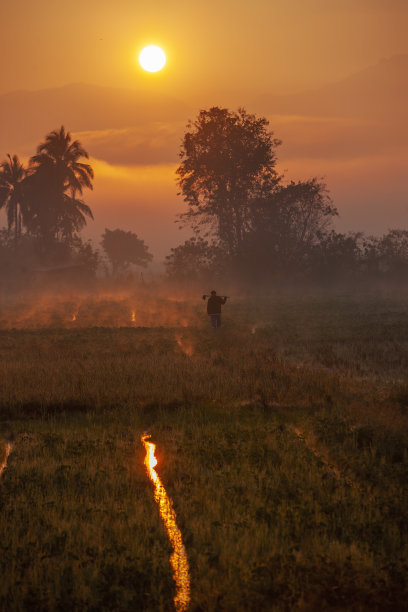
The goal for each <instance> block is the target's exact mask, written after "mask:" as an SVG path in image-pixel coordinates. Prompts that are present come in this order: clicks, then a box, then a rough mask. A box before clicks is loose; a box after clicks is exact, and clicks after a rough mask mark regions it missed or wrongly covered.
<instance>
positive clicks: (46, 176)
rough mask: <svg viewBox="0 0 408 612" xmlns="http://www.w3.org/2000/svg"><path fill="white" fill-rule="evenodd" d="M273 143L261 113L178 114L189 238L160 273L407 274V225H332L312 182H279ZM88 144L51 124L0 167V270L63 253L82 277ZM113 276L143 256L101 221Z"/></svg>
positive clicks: (88, 256) (94, 256)
mask: <svg viewBox="0 0 408 612" xmlns="http://www.w3.org/2000/svg"><path fill="white" fill-rule="evenodd" d="M280 145H281V141H280V140H278V139H277V138H275V136H274V134H273V132H272V131H271V130H270V129H269V123H268V121H267V120H266V119H265V118H263V117H257V116H255V115H252V114H249V113H247V111H246V110H245V109H243V108H241V109H239V110H238V111H236V112H235V111H230V110H229V109H226V108H219V107H213V108H210V109H208V110H202V111H200V113H199V114H198V117H197V118H196V120H195V121H194V122H189V124H188V125H187V130H186V132H185V134H184V137H183V141H182V146H181V151H180V160H181V161H180V165H179V166H178V168H177V171H176V180H177V185H178V188H179V195H181V196H182V197H183V198H184V201H185V202H186V205H187V209H186V211H185V212H184V213H183V214H181V215H179V217H178V219H177V222H178V223H179V224H180V227H183V226H184V227H185V226H187V227H189V228H190V229H191V232H192V235H191V237H190V238H189V239H188V240H186V241H185V242H184V243H183V244H180V245H178V246H176V247H174V248H172V249H171V251H170V254H169V255H168V256H167V257H166V261H165V269H166V275H167V277H168V278H169V279H172V280H176V281H180V282H188V283H191V282H194V281H196V282H205V283H207V282H211V283H213V282H214V283H215V282H216V281H217V280H222V281H224V280H228V279H229V280H233V281H237V282H242V283H245V284H246V285H250V284H261V285H262V284H268V283H269V282H277V281H279V282H280V281H286V280H289V281H300V280H316V281H325V282H331V281H349V280H356V279H357V280H358V279H361V278H367V279H369V280H372V279H378V278H381V279H392V280H398V279H400V278H401V277H403V276H405V275H406V274H407V272H408V231H406V230H401V229H394V230H390V231H389V232H388V233H386V234H385V235H383V236H381V237H372V236H366V235H365V234H363V233H361V232H360V233H356V232H354V233H352V232H350V233H341V232H337V231H336V230H335V229H334V220H335V218H336V217H337V216H338V210H337V208H336V207H335V205H334V204H333V201H332V199H331V197H330V194H329V192H328V190H327V187H326V185H325V183H324V181H323V180H321V179H318V178H316V177H313V178H310V179H309V180H306V181H290V182H285V178H284V176H282V175H280V174H279V173H278V172H277V168H276V164H277V154H276V152H277V149H278V147H279V146H280ZM88 159H89V156H88V153H87V151H86V150H85V149H84V148H83V146H82V145H81V143H80V142H79V141H78V140H72V137H71V134H70V133H69V132H67V131H66V130H65V128H64V127H63V126H62V127H61V128H60V129H59V130H54V131H52V132H50V133H49V134H48V135H47V136H46V138H45V140H44V142H42V143H40V145H39V146H38V147H37V151H36V153H35V155H33V156H32V157H31V158H30V159H29V162H28V166H27V167H24V165H23V163H22V162H21V161H20V160H19V158H18V156H17V155H13V156H11V155H8V156H7V159H6V160H4V161H3V162H2V163H1V164H0V209H3V210H4V211H5V213H6V218H7V228H4V229H3V230H0V268H1V267H2V268H3V269H5V268H6V267H7V266H8V265H11V266H12V265H13V264H15V262H16V261H24V260H25V261H26V260H27V259H28V260H30V259H31V260H33V259H34V260H35V261H37V262H40V263H48V264H50V263H51V264H55V263H60V262H62V263H63V262H66V261H70V260H71V261H72V260H73V259H74V260H75V261H76V262H77V264H78V265H79V266H80V267H82V269H84V270H85V271H86V272H87V274H88V275H91V276H92V275H95V274H96V271H97V269H98V267H99V268H100V267H101V264H102V259H101V256H100V253H99V252H98V250H97V249H95V248H94V246H93V245H92V243H91V242H90V241H87V242H84V241H83V240H82V239H81V237H80V231H81V230H82V229H83V228H84V227H85V225H86V224H87V221H88V220H90V219H93V213H92V211H91V209H90V207H89V206H88V205H87V204H86V203H85V202H84V200H83V193H84V190H86V189H92V188H93V179H94V172H93V169H92V167H91V166H90V164H89V163H87V160H88ZM101 245H102V248H103V250H104V252H105V255H106V258H107V260H108V262H109V267H110V272H111V273H112V274H113V275H114V276H118V275H120V274H123V273H124V272H125V271H126V270H127V269H129V266H131V265H132V264H135V265H139V266H146V265H147V264H148V263H149V262H150V261H151V260H152V255H151V253H150V252H149V249H148V247H147V245H146V244H145V243H144V241H143V240H142V239H140V238H138V236H137V235H136V234H134V233H133V232H130V231H125V230H120V229H116V230H109V229H105V232H104V234H103V236H102V241H101Z"/></svg>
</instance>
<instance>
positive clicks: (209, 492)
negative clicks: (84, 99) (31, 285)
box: [0, 292, 408, 611]
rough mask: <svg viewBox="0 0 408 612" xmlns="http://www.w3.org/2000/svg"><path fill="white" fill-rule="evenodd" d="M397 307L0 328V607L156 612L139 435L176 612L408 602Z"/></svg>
mask: <svg viewBox="0 0 408 612" xmlns="http://www.w3.org/2000/svg"><path fill="white" fill-rule="evenodd" d="M406 301H407V296H406V295H405V294H399V295H395V294H393V295H391V294H388V293H378V292H377V293H376V294H375V295H374V294H365V295H362V294H360V295H358V296H357V295H349V294H347V295H346V294H319V295H318V294H316V293H314V294H309V293H306V292H305V293H303V294H302V295H298V294H296V295H295V294H290V293H289V292H286V293H282V294H281V295H274V296H271V297H269V298H262V299H258V300H255V299H248V300H243V299H242V300H241V301H239V300H238V299H235V300H234V299H233V300H231V302H230V303H227V306H225V307H224V311H225V317H224V320H223V327H222V328H221V329H219V330H217V331H214V330H212V329H211V328H210V326H209V323H208V321H207V320H206V319H205V317H206V315H204V314H203V315H202V319H201V322H199V323H196V321H200V319H199V317H200V314H201V311H202V310H203V305H202V303H200V304H199V305H197V306H194V305H193V304H186V305H185V308H184V309H182V310H180V313H181V312H183V313H185V312H187V311H188V310H189V309H191V312H192V317H191V319H190V321H187V323H188V322H190V324H189V325H187V326H185V327H182V326H181V325H178V324H177V323H174V325H173V326H172V327H169V326H166V327H130V326H127V327H109V326H108V325H109V323H108V322H107V323H106V326H105V327H85V326H83V327H81V326H79V325H78V327H75V326H74V324H72V325H71V328H69V325H68V326H67V327H66V328H62V327H60V326H55V327H52V326H47V327H44V328H42V329H35V330H34V329H32V330H30V329H18V330H17V329H4V330H3V331H1V332H0V350H1V354H2V360H1V363H0V375H1V380H2V385H1V387H0V408H1V416H2V433H3V438H4V442H2V444H3V446H2V447H1V448H0V453H3V452H4V451H5V444H6V442H7V441H10V440H12V441H13V450H12V453H11V454H10V456H9V458H8V466H7V468H6V469H5V470H4V472H3V473H2V475H1V477H0V542H1V544H0V547H1V554H0V572H1V576H2V580H1V585H0V608H1V609H5V610H14V609H15V610H21V609H24V610H33V609H35V610H68V609H69V610H95V611H96V610H135V609H139V610H158V609H171V607H172V605H173V603H172V602H173V598H174V594H175V587H174V584H173V580H172V571H171V567H170V562H169V556H170V552H171V551H170V545H169V542H168V539H167V536H166V532H165V529H164V527H163V525H162V523H161V521H160V517H159V513H158V510H157V507H156V505H155V502H154V499H153V488H152V485H151V483H150V481H149V479H148V477H147V474H146V472H145V467H144V465H143V458H144V451H143V447H142V444H141V442H140V436H141V434H142V433H143V432H144V431H146V430H148V431H150V433H151V435H152V441H153V442H155V443H156V444H157V450H156V456H157V459H158V465H157V471H158V473H159V474H160V477H161V479H162V481H163V484H164V486H165V487H166V490H167V493H168V495H169V496H170V497H171V498H172V500H173V503H174V508H175V511H176V514H177V520H178V526H179V527H180V529H181V532H182V534H183V541H184V544H185V547H186V551H187V555H188V558H189V564H190V570H191V606H190V607H191V610H197V611H198V610H263V609H265V610H288V609H296V608H298V609H301V610H315V609H318V608H321V609H333V610H343V609H344V610H400V609H401V610H402V609H404V606H406V601H407V596H408V593H407V587H406V572H407V569H408V555H407V550H408V547H407V523H406V508H407V502H408V499H407V497H408V495H407V476H408V429H407V425H408V380H407V374H406V372H407V371H408V370H407V368H408V351H407V344H408V322H407V318H406ZM183 316H184V314H183ZM1 318H2V319H4V316H3V317H1ZM192 321H194V325H193V324H191V322H192ZM78 323H79V318H78ZM1 456H3V454H2V455H1ZM405 609H406V608H405Z"/></svg>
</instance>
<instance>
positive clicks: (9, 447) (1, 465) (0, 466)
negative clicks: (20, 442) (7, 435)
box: [0, 442, 13, 476]
mask: <svg viewBox="0 0 408 612" xmlns="http://www.w3.org/2000/svg"><path fill="white" fill-rule="evenodd" d="M12 450H13V445H12V444H11V442H7V444H6V454H5V455H4V459H3V461H2V462H1V463H0V476H1V475H2V473H3V472H4V470H5V469H6V467H7V460H8V458H9V456H10V453H11V451H12Z"/></svg>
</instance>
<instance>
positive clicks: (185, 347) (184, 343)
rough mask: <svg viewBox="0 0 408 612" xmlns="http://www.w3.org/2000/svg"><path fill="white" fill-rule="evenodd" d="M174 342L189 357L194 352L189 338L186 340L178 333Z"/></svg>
mask: <svg viewBox="0 0 408 612" xmlns="http://www.w3.org/2000/svg"><path fill="white" fill-rule="evenodd" d="M176 342H177V344H178V345H179V347H180V348H181V350H182V351H183V353H184V354H185V355H187V357H191V356H192V354H193V353H194V348H193V345H192V343H191V342H190V341H189V340H186V339H185V338H183V336H181V335H180V334H177V335H176Z"/></svg>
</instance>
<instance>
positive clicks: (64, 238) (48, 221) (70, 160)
mask: <svg viewBox="0 0 408 612" xmlns="http://www.w3.org/2000/svg"><path fill="white" fill-rule="evenodd" d="M88 158H89V155H88V153H87V151H86V150H85V149H84V147H83V146H82V145H81V143H80V142H79V141H78V140H73V139H72V136H71V134H70V133H69V132H67V131H66V130H65V128H64V126H61V128H60V129H59V130H54V131H52V132H50V133H49V134H48V135H47V136H46V137H45V140H44V142H42V143H40V144H39V146H38V147H37V151H36V153H35V155H33V156H32V157H30V159H29V162H28V166H27V167H24V164H23V163H22V162H21V161H20V159H19V157H18V156H17V155H7V158H6V159H5V160H4V161H3V162H2V163H1V164H0V209H3V210H4V211H5V214H6V219H7V228H3V230H1V231H0V267H1V268H3V271H7V270H6V269H7V268H11V269H13V271H15V269H16V268H17V269H18V268H20V269H21V268H22V265H24V264H27V262H30V263H31V264H34V263H35V264H43V265H44V264H45V265H54V266H55V265H57V266H58V264H62V265H63V264H67V263H68V262H75V263H76V264H77V266H78V267H79V268H81V269H82V271H85V273H86V275H87V276H89V275H91V276H92V275H95V274H96V271H97V268H98V266H99V267H100V265H101V263H102V261H101V257H100V254H99V252H98V251H97V250H96V249H95V248H94V247H93V245H92V243H91V241H87V242H84V241H83V240H82V239H81V237H80V231H81V230H82V229H83V228H84V227H85V225H86V223H87V221H88V220H89V219H93V213H92V210H91V208H90V207H89V206H88V205H87V204H86V203H85V202H84V200H83V192H84V190H85V189H92V188H93V179H94V172H93V169H92V167H91V166H90V164H88V163H86V160H87V159H88ZM84 160H85V161H84ZM101 245H102V247H103V250H104V252H105V254H106V257H107V259H108V261H109V262H110V266H111V270H112V271H113V273H114V274H117V273H118V272H120V271H123V270H125V269H126V268H127V267H128V266H129V265H130V264H131V263H135V264H137V265H142V266H145V265H147V263H148V262H149V261H150V260H151V259H152V255H151V254H150V253H149V251H148V248H147V246H146V245H145V244H144V241H143V240H140V239H139V238H138V237H137V235H136V234H134V233H132V232H126V231H124V230H119V229H117V230H108V229H106V230H105V232H104V234H103V235H102V241H101Z"/></svg>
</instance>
